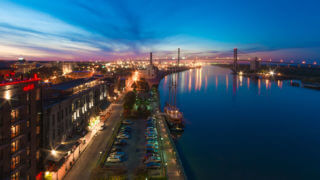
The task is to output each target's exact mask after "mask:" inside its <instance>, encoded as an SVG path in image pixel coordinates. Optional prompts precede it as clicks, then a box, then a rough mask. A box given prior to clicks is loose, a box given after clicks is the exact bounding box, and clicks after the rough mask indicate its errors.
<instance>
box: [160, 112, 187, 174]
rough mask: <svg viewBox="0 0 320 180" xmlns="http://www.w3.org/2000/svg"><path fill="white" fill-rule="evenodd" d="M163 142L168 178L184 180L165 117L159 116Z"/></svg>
mask: <svg viewBox="0 0 320 180" xmlns="http://www.w3.org/2000/svg"><path fill="white" fill-rule="evenodd" d="M158 123H159V128H160V134H161V140H162V143H163V149H162V150H163V156H164V160H165V162H166V166H167V178H168V179H170V180H172V179H174V180H183V179H185V176H184V174H183V169H182V168H183V167H182V164H181V162H180V160H179V157H178V154H177V152H176V150H175V147H174V146H175V145H174V144H173V141H172V139H171V137H170V132H169V129H168V128H167V126H166V124H165V123H166V122H165V119H164V118H163V116H161V115H158Z"/></svg>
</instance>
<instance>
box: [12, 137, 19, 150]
mask: <svg viewBox="0 0 320 180" xmlns="http://www.w3.org/2000/svg"><path fill="white" fill-rule="evenodd" d="M19 144H20V140H19V139H18V140H15V141H13V142H12V143H11V153H14V152H16V151H17V150H18V149H19Z"/></svg>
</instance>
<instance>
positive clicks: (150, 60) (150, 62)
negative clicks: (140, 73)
mask: <svg viewBox="0 0 320 180" xmlns="http://www.w3.org/2000/svg"><path fill="white" fill-rule="evenodd" d="M150 65H152V52H150Z"/></svg>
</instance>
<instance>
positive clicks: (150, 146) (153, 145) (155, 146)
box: [146, 144, 159, 149]
mask: <svg viewBox="0 0 320 180" xmlns="http://www.w3.org/2000/svg"><path fill="white" fill-rule="evenodd" d="M146 147H147V148H155V149H159V147H158V145H156V144H146Z"/></svg>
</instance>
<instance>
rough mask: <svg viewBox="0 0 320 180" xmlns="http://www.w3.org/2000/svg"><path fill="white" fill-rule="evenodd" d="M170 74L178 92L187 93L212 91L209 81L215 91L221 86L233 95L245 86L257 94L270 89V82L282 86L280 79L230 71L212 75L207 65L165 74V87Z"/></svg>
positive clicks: (168, 81) (278, 86) (280, 87)
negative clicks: (250, 76)
mask: <svg viewBox="0 0 320 180" xmlns="http://www.w3.org/2000/svg"><path fill="white" fill-rule="evenodd" d="M171 76H173V78H176V79H177V80H178V81H177V82H178V84H177V88H178V92H180V93H184V92H185V91H187V92H188V93H193V92H198V91H200V92H207V93H210V92H212V86H210V84H211V83H213V84H214V89H215V91H220V90H221V89H222V88H221V87H224V88H223V89H224V92H225V93H227V94H228V93H232V94H233V95H236V94H237V91H240V90H242V89H243V88H246V89H247V90H250V89H251V90H253V89H256V90H257V91H256V92H257V94H258V95H261V93H262V92H263V93H266V91H269V90H271V87H272V84H274V86H275V87H277V88H279V89H282V88H283V81H282V80H277V81H273V80H269V79H255V78H253V79H252V78H249V77H244V76H237V75H233V74H231V72H230V73H227V74H226V73H224V74H220V73H215V75H212V72H210V71H209V70H208V67H202V68H197V69H190V70H189V71H185V72H181V73H178V74H175V75H169V76H166V77H165V78H164V81H163V84H164V87H167V86H168V84H169V83H170V82H171V81H170V78H171ZM230 76H231V81H232V84H231V85H232V91H231V92H230V91H229V85H230V84H229V83H230V82H229V81H230ZM168 78H169V80H168ZM251 86H252V87H251Z"/></svg>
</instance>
